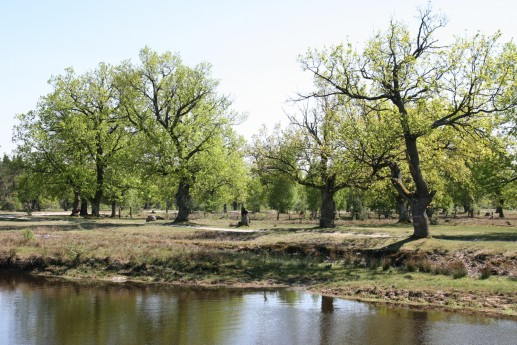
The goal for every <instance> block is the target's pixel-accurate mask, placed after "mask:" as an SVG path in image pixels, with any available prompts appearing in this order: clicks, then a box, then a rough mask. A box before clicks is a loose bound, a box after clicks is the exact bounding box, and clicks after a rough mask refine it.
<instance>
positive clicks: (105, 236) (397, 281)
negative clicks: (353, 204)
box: [0, 216, 517, 317]
mask: <svg viewBox="0 0 517 345" xmlns="http://www.w3.org/2000/svg"><path fill="white" fill-rule="evenodd" d="M442 224H443V225H438V226H434V227H433V228H432V233H433V238H431V239H421V240H416V241H411V240H409V236H410V235H411V233H412V229H411V227H410V226H405V225H396V224H394V223H393V221H384V222H382V221H374V220H371V221H368V222H351V221H348V222H342V224H341V225H339V226H338V227H336V228H334V229H317V228H315V227H314V224H311V223H309V224H300V223H299V222H297V221H288V220H285V221H284V222H272V221H271V220H264V221H260V220H255V221H253V222H252V226H251V227H250V228H246V229H245V230H246V231H245V232H230V231H223V229H232V230H236V228H234V227H231V226H230V225H231V220H230V221H229V220H228V219H218V218H215V217H212V218H203V219H198V220H196V222H195V224H190V226H182V227H177V226H172V225H170V224H168V223H167V221H161V222H153V223H145V221H144V220H143V219H132V220H130V219H108V218H102V219H82V218H69V217H66V216H59V217H57V216H40V217H29V218H21V217H15V218H12V219H10V220H8V219H4V220H0V267H2V269H23V270H27V271H32V272H36V273H38V274H48V275H58V276H63V277H66V278H90V279H109V280H125V279H132V280H139V281H146V282H155V283H175V284H203V285H216V284H221V285H231V286H248V287H249V286H288V287H300V288H304V289H309V290H312V291H314V292H320V293H324V294H328V295H334V296H341V297H346V298H353V299H357V300H365V301H373V302H381V303H393V304H403V305H411V306H415V307H420V308H444V309H452V310H461V311H467V312H480V313H486V314H491V315H505V316H511V317H517V294H516V291H517V229H516V228H515V227H514V226H513V225H512V224H511V222H510V221H508V220H490V221H488V220H487V221H484V222H481V221H480V220H476V219H474V220H458V221H451V222H448V223H442ZM200 227H201V229H200ZM209 227H211V228H216V230H209V229H207V228H209Z"/></svg>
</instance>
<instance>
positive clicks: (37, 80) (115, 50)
mask: <svg viewBox="0 0 517 345" xmlns="http://www.w3.org/2000/svg"><path fill="white" fill-rule="evenodd" d="M427 3H428V2H427V1H421V0H418V1H416V0H415V1H411V0H390V1H382V0H363V1H356V0H354V1H352V0H317V1H316V0H310V1H308V0H297V1H295V0H261V1H252V0H217V1H216V0H212V1H209V0H188V1H187V0H181V1H179V0H168V1H166V0H143V1H137V0H82V1H79V0H77V1H70V0H17V1H10V0H0V154H2V155H3V154H11V153H12V152H13V150H14V149H15V147H16V143H13V142H12V133H13V126H14V125H16V124H17V121H16V115H17V114H21V113H26V112H28V111H30V110H32V109H35V108H36V105H37V102H38V100H39V98H40V97H41V96H44V95H46V94H48V93H49V92H50V91H51V89H50V87H49V85H48V80H49V79H50V77H51V76H53V75H59V74H63V73H64V70H65V68H67V67H73V68H74V70H75V71H76V72H77V73H78V74H82V73H85V72H87V71H89V70H92V69H95V68H96V67H97V66H98V64H99V63H101V62H105V63H110V64H118V63H120V62H122V61H124V60H128V59H129V60H131V61H133V62H134V63H137V62H138V53H139V51H140V49H142V48H144V47H146V46H148V47H150V48H151V49H153V50H155V51H157V52H159V53H163V52H165V51H171V52H176V53H179V54H180V56H181V57H182V59H183V62H184V63H185V64H186V65H189V66H195V65H196V64H198V63H200V62H204V61H205V62H209V63H211V64H212V66H213V68H212V76H213V77H214V78H216V79H218V80H220V85H219V91H220V92H221V93H222V94H226V95H230V97H231V99H232V100H233V109H234V110H236V111H238V112H240V113H245V114H247V120H246V121H245V122H244V123H243V124H241V125H239V126H238V127H237V131H238V132H239V133H241V134H243V135H245V136H246V137H247V138H250V137H251V135H252V134H256V133H258V129H259V128H260V127H261V125H262V124H266V125H267V126H268V127H269V128H271V127H273V125H274V124H276V123H278V122H281V123H284V124H285V123H286V122H287V117H286V115H285V114H286V112H287V113H292V111H294V110H293V109H292V108H291V107H289V103H288V102H287V100H288V99H289V98H291V97H294V96H295V95H296V93H297V92H300V91H304V90H305V91H306V90H309V89H310V88H311V76H310V74H308V73H307V72H303V71H302V69H301V67H300V64H299V63H298V61H297V59H298V56H299V55H300V54H303V53H304V52H306V51H307V50H308V49H309V48H318V49H321V48H324V47H330V46H333V45H338V44H341V43H344V42H351V43H352V44H353V45H356V46H360V45H361V44H363V43H364V42H365V41H366V40H368V39H369V38H370V37H372V36H373V35H374V34H375V33H376V32H378V31H382V30H384V29H385V28H387V25H388V23H389V21H390V20H391V19H395V20H397V21H402V22H404V23H406V24H407V25H408V26H409V27H410V28H414V29H415V30H416V25H417V22H416V19H415V17H416V15H417V13H418V12H417V8H418V7H425V6H427ZM430 3H431V6H432V8H433V10H434V11H436V12H441V13H443V14H444V15H446V16H447V18H448V25H447V26H446V27H445V28H444V29H442V30H441V31H440V38H441V39H443V40H447V39H448V38H450V37H452V36H454V35H459V36H462V35H472V34H475V33H477V32H481V33H483V34H493V33H495V32H496V31H497V30H500V31H501V32H502V33H503V41H508V40H511V39H512V38H516V39H517V23H516V22H515V15H516V13H517V1H515V0H492V1H486V0H482V1H481V0H434V1H431V2H430Z"/></svg>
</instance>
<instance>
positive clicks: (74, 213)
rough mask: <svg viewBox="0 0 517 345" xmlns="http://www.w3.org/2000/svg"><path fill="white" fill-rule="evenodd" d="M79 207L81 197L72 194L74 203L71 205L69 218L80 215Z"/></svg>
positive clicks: (77, 194)
mask: <svg viewBox="0 0 517 345" xmlns="http://www.w3.org/2000/svg"><path fill="white" fill-rule="evenodd" d="M80 205H81V195H80V194H79V192H74V202H73V204H72V214H71V216H74V217H75V216H78V215H79V214H80V212H81V209H80Z"/></svg>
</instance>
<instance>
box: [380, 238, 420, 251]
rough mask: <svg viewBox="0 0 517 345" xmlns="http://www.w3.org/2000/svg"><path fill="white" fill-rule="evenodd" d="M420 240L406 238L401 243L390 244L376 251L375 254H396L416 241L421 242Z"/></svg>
mask: <svg viewBox="0 0 517 345" xmlns="http://www.w3.org/2000/svg"><path fill="white" fill-rule="evenodd" d="M419 239H420V238H418V237H413V236H410V237H407V238H404V239H402V240H400V241H397V242H394V243H391V244H388V245H387V246H384V247H381V248H378V249H375V252H377V253H386V252H388V253H396V252H398V251H400V249H401V248H402V247H403V246H404V245H405V244H406V243H409V242H413V241H416V240H419Z"/></svg>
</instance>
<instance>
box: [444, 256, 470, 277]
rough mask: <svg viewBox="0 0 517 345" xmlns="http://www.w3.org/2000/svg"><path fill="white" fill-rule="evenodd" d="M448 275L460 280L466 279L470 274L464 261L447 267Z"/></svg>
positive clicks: (454, 262) (452, 263) (455, 262)
mask: <svg viewBox="0 0 517 345" xmlns="http://www.w3.org/2000/svg"><path fill="white" fill-rule="evenodd" d="M447 270H448V273H449V274H450V275H451V276H452V277H453V278H454V279H459V278H463V277H466V276H467V274H468V271H467V267H465V264H464V263H463V262H462V261H459V260H458V261H453V262H451V263H450V264H448V265H447Z"/></svg>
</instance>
